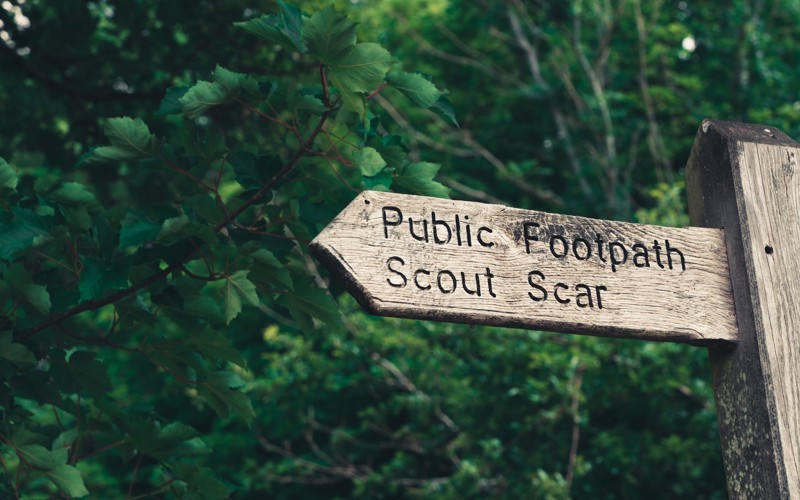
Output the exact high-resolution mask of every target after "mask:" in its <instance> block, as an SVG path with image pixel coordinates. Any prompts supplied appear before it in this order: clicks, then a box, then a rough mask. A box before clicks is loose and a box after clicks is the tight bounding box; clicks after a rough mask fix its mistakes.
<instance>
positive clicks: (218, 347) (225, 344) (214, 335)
mask: <svg viewBox="0 0 800 500" xmlns="http://www.w3.org/2000/svg"><path fill="white" fill-rule="evenodd" d="M185 343H186V346H187V347H190V348H191V349H192V350H193V351H196V352H199V353H200V354H202V355H203V356H205V357H207V358H209V359H215V360H219V361H227V362H230V363H233V364H235V365H238V366H241V367H242V368H244V367H246V366H247V360H246V359H245V358H244V356H243V355H242V353H241V352H239V351H238V350H237V349H236V347H234V345H233V342H232V341H231V339H229V338H228V337H226V336H225V330H223V329H220V331H216V332H215V331H210V330H203V331H201V332H199V333H195V334H193V335H192V336H191V337H190V338H189V339H187V340H185Z"/></svg>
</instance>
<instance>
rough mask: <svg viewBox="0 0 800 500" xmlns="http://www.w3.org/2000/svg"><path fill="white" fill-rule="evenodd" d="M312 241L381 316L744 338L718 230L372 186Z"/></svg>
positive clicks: (701, 339)
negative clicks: (609, 218) (739, 332)
mask: <svg viewBox="0 0 800 500" xmlns="http://www.w3.org/2000/svg"><path fill="white" fill-rule="evenodd" d="M311 249H312V251H313V252H314V253H315V255H316V256H317V257H318V258H319V259H320V260H321V261H322V262H323V263H325V264H326V266H327V267H328V268H329V270H331V271H332V272H333V273H334V274H336V275H337V277H338V278H340V279H342V280H343V281H344V282H345V283H346V284H347V285H348V287H349V291H350V292H351V293H352V294H353V295H354V296H355V297H356V299H358V301H359V302H360V303H361V305H362V306H363V307H364V308H366V309H367V310H368V311H370V312H372V313H374V314H380V315H384V316H398V317H405V318H417V319H434V320H445V321H454V322H461V323H476V324H486V325H498V326H512V327H523V328H535V329H542V330H549V331H560V332H570V333H585V334H592V335H602V336H609V337H629V338H640V339H653V340H670V341H680V342H689V343H695V344H710V343H714V342H720V341H735V340H736V319H735V315H734V311H733V302H732V300H731V293H730V278H729V276H728V264H727V255H726V252H725V244H724V239H723V233H722V231H720V230H719V229H706V228H680V229H679V228H670V227H658V226H649V225H643V224H633V223H627V222H612V221H604V220H595V219H588V218H584V217H573V216H568V215H555V214H548V213H543V212H534V211H530V210H519V209H514V208H509V207H505V206H502V205H487V204H481V203H473V202H465V201H452V200H443V199H437V198H426V197H421V196H412V195H401V194H390V193H381V192H376V191H367V192H364V193H362V194H361V195H359V196H358V197H357V198H356V199H355V200H354V201H353V202H352V203H351V204H350V205H349V206H348V207H347V208H346V209H345V210H344V211H343V212H342V213H341V214H339V216H338V217H337V218H336V219H335V220H334V221H333V222H331V223H330V225H328V227H327V228H325V230H324V231H323V232H322V233H320V235H319V236H318V237H317V238H316V239H315V240H314V241H313V242H312V243H311Z"/></svg>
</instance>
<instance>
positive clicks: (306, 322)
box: [281, 283, 342, 330]
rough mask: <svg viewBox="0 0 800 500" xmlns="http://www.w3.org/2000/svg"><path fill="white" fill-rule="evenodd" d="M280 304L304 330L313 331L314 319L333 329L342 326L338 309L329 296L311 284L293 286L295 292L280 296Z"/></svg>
mask: <svg viewBox="0 0 800 500" xmlns="http://www.w3.org/2000/svg"><path fill="white" fill-rule="evenodd" d="M281 299H282V304H283V305H284V306H285V307H286V309H288V310H289V314H291V315H292V318H294V319H295V321H297V323H298V324H299V325H300V326H301V327H302V328H303V329H304V330H313V329H314V322H313V321H312V319H311V318H316V319H317V320H319V321H322V322H324V323H326V324H328V325H330V326H332V327H334V328H338V327H340V326H341V324H342V317H341V313H340V311H339V307H338V306H337V305H336V302H334V301H333V298H331V296H330V294H328V293H327V292H326V291H325V290H322V289H321V288H319V287H317V286H314V285H313V284H311V283H300V284H295V290H294V292H291V293H286V294H284V295H283V296H282V298H281Z"/></svg>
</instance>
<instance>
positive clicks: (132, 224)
mask: <svg viewBox="0 0 800 500" xmlns="http://www.w3.org/2000/svg"><path fill="white" fill-rule="evenodd" d="M161 230H162V224H159V223H155V222H151V221H150V220H149V219H148V218H147V217H146V216H145V215H144V214H142V213H141V212H138V211H135V210H129V211H128V213H127V215H126V216H125V219H124V220H123V221H122V227H121V228H120V232H119V247H120V248H128V247H137V248H138V247H140V246H142V245H143V244H144V243H147V242H148V241H155V239H156V237H157V236H158V234H159V233H160V232H161Z"/></svg>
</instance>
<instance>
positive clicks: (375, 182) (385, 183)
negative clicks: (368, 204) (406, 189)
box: [361, 171, 394, 191]
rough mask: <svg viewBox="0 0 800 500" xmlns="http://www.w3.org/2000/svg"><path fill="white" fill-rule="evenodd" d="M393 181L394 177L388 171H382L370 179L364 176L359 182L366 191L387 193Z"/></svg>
mask: <svg viewBox="0 0 800 500" xmlns="http://www.w3.org/2000/svg"><path fill="white" fill-rule="evenodd" d="M393 180H394V176H393V175H392V173H391V172H389V171H383V172H381V173H379V174H378V175H374V176H372V177H366V176H364V177H362V178H361V181H362V182H363V183H364V187H365V188H367V189H372V190H373V191H389V188H391V187H392V181H393Z"/></svg>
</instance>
